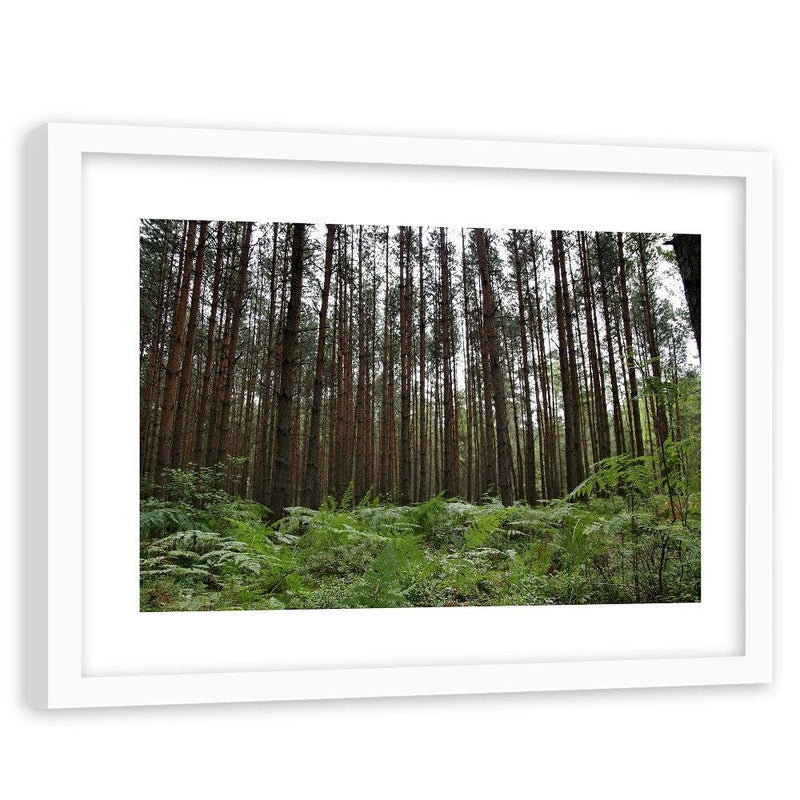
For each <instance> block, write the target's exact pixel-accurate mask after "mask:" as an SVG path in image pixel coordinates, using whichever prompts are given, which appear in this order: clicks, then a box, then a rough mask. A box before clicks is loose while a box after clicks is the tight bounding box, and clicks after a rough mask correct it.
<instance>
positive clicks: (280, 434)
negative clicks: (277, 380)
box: [270, 223, 306, 519]
mask: <svg viewBox="0 0 800 800" xmlns="http://www.w3.org/2000/svg"><path fill="white" fill-rule="evenodd" d="M305 228H306V226H305V225H304V224H302V223H296V224H295V225H293V226H292V262H291V278H290V280H291V285H290V289H289V307H288V311H287V314H286V324H285V327H284V329H283V347H282V350H281V352H282V356H281V389H280V394H279V396H278V413H277V420H276V425H275V429H276V437H275V466H274V469H273V478H272V495H271V499H270V508H271V510H272V516H273V519H279V518H280V517H281V516H282V515H283V510H284V508H285V507H286V506H287V505H288V504H289V503H290V502H291V494H290V485H289V457H290V449H291V435H292V397H293V395H294V381H295V375H296V373H297V340H298V337H299V335H300V304H301V299H302V293H303V250H304V248H305Z"/></svg>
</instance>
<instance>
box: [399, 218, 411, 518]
mask: <svg viewBox="0 0 800 800" xmlns="http://www.w3.org/2000/svg"><path fill="white" fill-rule="evenodd" d="M410 238H411V229H410V228H407V227H403V226H401V227H400V234H399V246H400V263H399V266H400V502H401V503H402V504H403V505H406V504H408V503H409V502H410V501H411V280H410V276H411V270H410V261H411V254H410V252H409V248H408V244H409V243H410Z"/></svg>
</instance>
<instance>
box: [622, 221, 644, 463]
mask: <svg viewBox="0 0 800 800" xmlns="http://www.w3.org/2000/svg"><path fill="white" fill-rule="evenodd" d="M617 258H618V260H619V292H620V301H621V307H622V327H623V330H624V331H625V363H626V365H627V368H628V393H629V395H630V403H631V413H632V416H633V445H634V454H635V455H636V456H638V457H641V456H643V455H644V441H643V440H642V419H641V414H640V413H639V388H638V383H637V380H636V362H635V360H634V357H633V352H634V351H633V331H632V329H631V309H630V304H629V302H628V279H627V266H626V263H625V250H624V248H623V244H622V233H619V232H618V233H617Z"/></svg>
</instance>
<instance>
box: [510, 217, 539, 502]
mask: <svg viewBox="0 0 800 800" xmlns="http://www.w3.org/2000/svg"><path fill="white" fill-rule="evenodd" d="M511 242H512V245H513V247H512V253H513V256H514V277H515V279H516V284H517V304H518V308H519V338H520V347H521V349H522V403H523V406H524V411H525V484H524V485H525V495H524V496H525V499H526V500H527V501H528V502H529V503H533V502H535V501H536V454H535V452H534V431H533V410H532V408H531V389H530V365H529V363H528V326H527V321H526V319H525V299H524V295H523V291H522V265H521V263H520V255H519V244H518V243H517V231H515V230H512V231H511Z"/></svg>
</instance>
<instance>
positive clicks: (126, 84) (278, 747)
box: [0, 0, 800, 798]
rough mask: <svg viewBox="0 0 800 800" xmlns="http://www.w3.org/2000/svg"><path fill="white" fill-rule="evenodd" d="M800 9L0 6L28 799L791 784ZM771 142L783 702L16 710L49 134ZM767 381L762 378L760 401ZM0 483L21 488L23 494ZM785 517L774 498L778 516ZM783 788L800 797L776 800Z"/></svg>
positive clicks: (31, 2) (7, 313)
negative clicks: (32, 148)
mask: <svg viewBox="0 0 800 800" xmlns="http://www.w3.org/2000/svg"><path fill="white" fill-rule="evenodd" d="M783 6H784V4H782V3H779V2H772V0H766V1H765V2H761V3H758V4H747V5H744V4H742V5H741V6H740V5H739V4H730V3H725V4H722V3H719V4H717V3H704V4H700V3H697V2H696V0H695V2H685V1H684V0H672V2H670V3H668V4H667V3H658V4H647V3H642V2H640V1H639V2H619V1H618V0H606V2H602V3H590V2H587V3H581V2H567V1H563V0H562V2H548V3H542V4H534V3H513V2H510V0H494V1H493V2H491V3H480V4H478V3H474V4H473V3H467V2H461V3H445V2H436V1H435V0H426V1H425V2H418V1H417V0H405V2H403V3H393V4H391V6H388V5H387V6H386V7H384V6H382V5H381V4H379V3H375V2H363V3H362V2H351V1H350V0H339V2H320V3H312V2H261V3H253V4H249V3H246V2H240V0H225V2H218V3H214V4H212V3H198V2H194V3H177V2H173V3H171V4H167V3H165V2H163V0H161V2H152V1H151V0H138V2H136V3H133V2H129V3H126V4H115V3H107V2H106V3H101V2H86V1H84V0H77V2H71V3H55V2H53V3H50V2H42V0H28V1H27V2H25V3H22V2H15V3H11V4H8V6H7V7H6V8H5V9H4V19H3V28H4V34H5V36H4V37H3V39H4V42H3V46H2V48H0V75H2V87H3V89H2V101H1V102H0V111H1V112H2V115H3V118H4V122H3V125H2V129H1V130H0V136H1V137H2V159H3V161H2V165H3V169H2V173H0V174H2V176H3V180H2V188H1V189H0V202H1V203H2V206H1V207H0V219H2V220H3V221H4V223H5V224H4V226H3V227H4V230H3V235H2V236H1V237H0V248H1V249H0V264H2V269H3V275H2V280H1V281H0V287H1V291H2V295H0V296H2V298H3V301H4V302H3V309H2V313H1V314H0V326H1V327H0V342H2V343H3V347H2V351H3V354H4V357H5V366H4V369H3V372H2V375H3V382H2V384H0V385H2V390H0V402H1V403H2V404H3V407H2V410H0V414H1V416H0V419H3V420H4V421H5V422H6V425H5V437H4V443H5V445H6V446H5V448H4V452H3V454H2V458H0V465H1V466H0V469H2V473H3V474H2V475H1V476H0V486H2V490H3V493H4V499H3V502H2V508H3V515H2V518H3V523H4V524H3V528H2V532H3V542H4V548H3V557H2V559H0V569H2V575H1V576H0V620H1V621H2V629H1V631H0V636H1V638H0V648H1V649H2V652H3V654H4V657H3V659H2V662H0V670H2V680H1V681H0V734H2V735H3V738H5V739H7V742H6V743H5V744H4V745H3V746H2V748H0V753H2V756H0V762H2V763H3V765H4V766H3V781H2V783H3V787H4V789H5V793H7V795H8V796H9V797H30V798H39V797H50V796H57V795H65V794H66V795H68V796H78V797H83V798H107V797H115V798H129V797H130V798H133V797H136V798H139V797H149V798H162V797H164V798H166V797H179V798H180V797H191V796H195V797H224V796H245V795H246V796H266V795H268V794H272V795H278V794H286V795H288V794H289V793H290V792H291V793H292V794H293V795H295V796H300V797H320V796H324V797H329V796H334V797H335V796H343V797H360V796H364V797H366V796H370V797H444V798H449V797H512V796H517V795H518V794H523V793H524V794H533V793H536V794H540V793H541V794H542V795H543V796H548V795H550V796H557V797H573V796H574V797H579V796H584V795H586V794H589V793H591V795H592V796H597V797H606V796H608V797H612V796H613V797H616V798H619V797H634V796H638V795H640V794H645V795H647V796H649V797H653V798H661V797H664V798H667V797H669V798H674V797H677V796H680V797H704V796H714V797H725V796H734V795H735V796H739V795H741V796H755V795H758V796H764V797H769V796H778V797H781V796H784V797H785V796H788V795H787V792H789V793H791V790H790V789H789V787H791V786H792V785H794V786H795V789H796V786H797V779H796V772H795V769H794V762H795V760H796V720H797V713H798V711H800V708H798V705H799V704H798V697H799V696H800V693H799V692H798V680H797V671H798V668H800V659H799V658H798V636H797V617H796V613H795V612H796V610H797V600H796V596H797V593H796V591H795V590H794V589H793V586H792V576H793V575H794V574H795V573H796V566H797V563H798V560H799V559H800V544H798V536H797V532H796V530H794V528H796V526H794V525H792V521H793V519H794V518H795V517H796V512H795V513H792V512H793V509H792V508H790V507H789V500H788V499H787V498H785V497H784V496H783V492H782V489H784V488H785V487H789V486H790V485H791V484H792V483H793V481H792V477H793V475H791V474H790V470H789V463H790V457H791V456H792V454H793V452H794V451H796V450H797V445H798V442H797V440H796V428H795V427H790V424H792V420H791V419H790V415H791V416H792V417H793V416H794V415H793V414H792V410H793V406H794V404H795V401H796V395H795V393H794V391H793V387H794V384H795V383H796V382H795V381H793V380H792V376H791V375H790V374H789V373H790V372H792V371H796V369H797V361H796V358H792V354H793V353H796V347H795V346H794V345H793V342H794V338H796V337H794V336H792V328H790V326H791V325H792V323H793V319H792V305H791V304H792V303H793V297H794V296H796V294H797V292H798V289H800V286H798V280H797V273H798V270H797V269H796V267H795V266H794V264H796V260H797V253H796V236H794V235H793V234H794V226H795V225H796V224H797V220H798V219H800V196H799V191H798V185H799V184H798V179H800V150H799V149H798V143H800V126H799V125H798V119H797V96H796V80H797V74H798V64H797V58H796V55H795V53H796V42H795V41H794V39H795V37H794V31H795V30H796V27H795V25H793V24H792V23H791V22H790V19H789V15H788V13H787V12H785V11H783ZM48 120H49V121H77V122H119V123H133V124H136V123H140V124H166V125H188V126H213V127H226V128H252V129H280V130H311V131H335V132H358V133H386V134H401V135H402V134H407V135H427V136H452V137H476V138H504V139H520V140H535V141H564V142H591V143H608V144H651V145H667V146H671V145H683V146H692V147H696V146H699V147H722V148H752V149H762V150H772V151H773V152H774V154H775V167H776V197H775V199H776V266H777V273H778V274H777V276H776V293H775V296H776V319H777V325H776V339H777V341H776V362H777V370H776V373H777V376H776V395H775V406H776V420H775V422H776V445H777V450H776V467H777V480H776V486H775V494H776V499H775V502H776V512H777V513H776V547H775V580H776V590H775V600H776V668H775V683H774V684H773V685H772V686H767V687H721V688H714V689H706V688H696V689H677V690H675V689H666V690H648V691H617V692H606V693H598V692H594V693H569V694H549V695H514V696H497V697H464V698H434V699H420V700H384V701H355V702H326V703H306V704H297V703H293V704H282V705H247V706H218V707H185V708H163V709H158V708H148V709H109V710H101V711H70V712H50V713H46V712H41V711H34V710H32V709H30V708H28V707H27V706H26V704H25V701H24V698H23V691H22V685H23V670H24V664H23V661H22V641H23V627H22V581H21V575H22V530H23V515H22V507H21V497H22V486H21V469H20V466H21V463H22V459H23V450H22V440H21V431H20V425H19V420H20V419H21V417H22V414H23V408H24V398H23V397H22V396H21V390H20V387H21V385H22V376H23V369H24V364H23V359H22V354H21V328H22V322H21V307H22V270H23V263H24V262H23V213H22V209H23V187H24V176H23V147H24V140H25V136H26V134H27V133H28V131H30V130H31V129H32V128H33V127H35V126H36V125H38V124H40V123H42V122H44V121H48ZM765 391H767V387H765ZM6 494H7V498H6V497H5V495H6ZM769 502H770V498H768V497H765V498H764V503H765V504H767V503H769ZM783 787H786V788H783Z"/></svg>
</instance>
